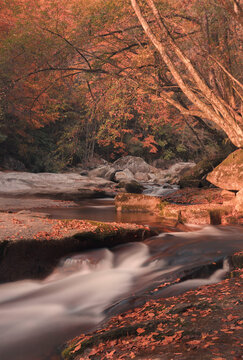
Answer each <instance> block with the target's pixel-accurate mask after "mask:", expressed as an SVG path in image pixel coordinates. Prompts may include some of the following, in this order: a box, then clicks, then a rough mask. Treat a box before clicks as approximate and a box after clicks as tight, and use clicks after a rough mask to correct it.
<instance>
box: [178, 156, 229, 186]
mask: <svg viewBox="0 0 243 360" xmlns="http://www.w3.org/2000/svg"><path fill="white" fill-rule="evenodd" d="M224 158H225V156H224V155H222V156H217V157H215V158H211V159H208V158H207V159H203V160H201V161H199V163H197V165H196V166H194V167H193V168H192V169H190V170H188V171H186V172H185V173H184V174H183V175H182V177H181V178H180V181H179V185H180V187H181V188H186V187H197V188H200V187H204V186H205V187H206V186H209V185H210V182H209V181H207V179H206V175H207V174H208V173H209V172H210V171H212V170H213V169H214V168H215V166H217V165H218V164H220V162H221V161H222V160H223V159H224Z"/></svg>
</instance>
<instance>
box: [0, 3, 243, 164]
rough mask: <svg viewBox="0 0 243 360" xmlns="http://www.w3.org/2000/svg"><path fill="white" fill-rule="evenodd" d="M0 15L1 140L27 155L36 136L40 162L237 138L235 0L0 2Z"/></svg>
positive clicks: (195, 148) (237, 141) (205, 145)
mask: <svg viewBox="0 0 243 360" xmlns="http://www.w3.org/2000/svg"><path fill="white" fill-rule="evenodd" d="M0 14H1V20H0V40H1V41H0V90H1V92H0V94H1V96H0V146H2V147H3V148H4V146H5V148H6V141H7V139H8V143H9V142H10V143H11V141H12V144H13V142H16V143H17V144H19V145H18V153H19V154H22V155H21V156H22V157H26V153H27V152H28V150H30V149H32V150H31V151H33V154H34V153H35V151H36V150H34V148H36V144H39V145H40V143H43V142H42V140H40V139H41V138H43V137H44V138H46V139H49V140H48V141H47V142H48V143H49V145H48V147H47V145H43V149H44V148H45V151H44V152H45V154H43V157H44V159H46V153H50V151H51V153H52V157H53V156H54V155H55V156H54V157H55V158H56V160H58V159H59V160H60V161H62V162H63V164H68V163H72V162H73V161H82V159H84V158H88V157H89V156H92V154H93V153H94V151H99V152H101V153H102V155H103V156H108V154H110V155H109V156H111V158H116V157H117V156H120V155H122V154H128V153H129V154H135V155H144V156H148V154H151V155H149V156H152V157H153V156H162V157H167V158H170V157H171V156H172V157H173V156H175V157H176V156H182V157H183V156H184V157H185V158H187V157H188V156H189V155H188V154H189V153H191V154H194V155H195V153H200V152H201V151H205V149H206V151H210V147H211V148H212V147H217V146H221V145H222V143H223V142H224V140H223V139H224V138H226V136H227V137H228V138H229V139H230V140H231V142H232V143H233V144H234V145H236V146H237V147H241V146H242V144H243V122H242V85H241V80H242V79H241V78H242V72H241V61H242V58H241V54H240V50H241V36H242V25H241V21H240V19H241V16H240V15H241V14H242V10H241V7H240V4H239V2H237V1H223V0H222V1H221V0H200V1H196V0H193V1H187V0H181V1H179V2H178V1H174V0H167V1H157V2H154V1H152V0H146V1H143V2H142V1H141V2H140V1H136V0H131V1H130V0H125V1H124V0H123V1H121V0H118V1H114V0H103V1H100V0H93V1H88V2H87V1H85V0H83V1H77V0H72V1H60V0H54V1H44V0H37V1H32V0H29V1H26V2H24V1H20V0H4V1H3V4H2V7H1V9H0ZM13 129H14V134H13ZM222 130H223V131H224V133H223V132H222ZM173 134H176V137H175V136H174V135H173ZM225 134H226V135H225ZM11 139H12V140H11ZM175 139H176V140H175ZM51 144H52V145H51ZM49 147H51V150H50V148H49ZM202 149H203V150H202ZM53 154H54V155H53ZM153 154H154V155H153ZM159 154H160V155H159ZM170 154H172V155H170ZM33 156H34V155H33ZM44 159H43V161H45V160H44ZM75 159H76V160H75ZM30 162H31V161H30Z"/></svg>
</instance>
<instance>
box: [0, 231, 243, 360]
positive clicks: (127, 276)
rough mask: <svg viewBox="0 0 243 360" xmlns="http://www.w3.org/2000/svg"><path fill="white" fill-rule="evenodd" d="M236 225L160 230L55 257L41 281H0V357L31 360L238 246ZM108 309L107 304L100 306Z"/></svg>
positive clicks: (214, 277) (170, 291) (213, 277)
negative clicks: (142, 239) (131, 301)
mask: <svg viewBox="0 0 243 360" xmlns="http://www.w3.org/2000/svg"><path fill="white" fill-rule="evenodd" d="M242 234H243V232H242V228H237V227H228V228H220V227H218V228H216V227H212V226H208V227H205V228H204V229H202V230H200V231H197V232H193V233H179V234H178V233H167V234H166V233H164V234H160V235H159V236H156V237H153V238H150V239H148V240H146V241H145V242H142V243H130V244H126V245H122V246H118V247H116V248H114V249H112V251H111V250H109V249H99V250H94V251H89V252H84V253H82V254H77V255H74V256H72V257H67V258H65V259H63V260H62V261H61V262H60V264H59V266H58V267H57V268H56V269H55V271H54V272H53V273H52V274H51V275H50V276H49V277H48V278H47V279H46V280H45V281H39V282H37V281H29V280H28V281H27V280H26V281H19V282H15V283H9V284H4V285H1V286H0V319H1V321H0V359H1V360H34V359H36V356H39V355H41V356H42V357H41V359H44V358H45V357H44V355H43V352H45V351H46V352H47V353H48V351H49V350H51V349H53V347H55V346H57V345H59V344H61V343H63V341H64V340H65V339H67V338H70V337H72V336H74V335H75V334H77V333H78V332H79V331H81V330H82V331H87V330H91V329H93V328H94V327H95V326H97V325H98V324H99V322H100V321H102V320H104V319H108V317H109V316H110V315H111V314H112V313H115V312H119V311H121V310H122V309H123V308H122V306H123V305H124V303H126V302H127V303H128V302H129V299H132V298H134V296H135V297H137V298H140V299H147V298H148V296H149V291H150V290H151V289H152V288H155V287H157V286H158V284H163V283H164V282H168V281H173V280H175V279H176V278H177V277H178V276H179V277H181V275H182V274H185V273H186V271H187V270H188V269H190V268H195V267H198V266H199V265H203V264H205V263H210V262H212V261H215V259H219V258H224V257H225V256H227V255H228V254H231V253H232V252H233V251H235V250H241V249H243V243H242V238H243V236H242ZM227 271H228V263H227V261H224V265H222V268H221V269H219V270H216V271H215V272H214V274H207V276H204V278H203V279H202V278H198V279H193V280H186V281H185V282H181V283H180V284H178V285H173V286H171V287H168V288H166V289H162V290H161V291H160V292H156V294H158V293H159V296H171V295H174V294H177V293H180V292H182V291H184V290H188V289H190V288H195V287H196V286H200V285H205V284H211V283H214V282H217V281H219V280H220V279H222V277H223V276H224V275H225V274H226V272H227ZM108 310H109V311H108Z"/></svg>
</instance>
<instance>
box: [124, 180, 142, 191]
mask: <svg viewBox="0 0 243 360" xmlns="http://www.w3.org/2000/svg"><path fill="white" fill-rule="evenodd" d="M143 189H144V187H143V186H142V185H141V184H139V183H138V182H137V181H135V180H132V181H131V182H128V183H126V184H125V190H126V192H128V193H132V194H141V193H142V192H143Z"/></svg>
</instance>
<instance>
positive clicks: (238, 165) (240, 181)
mask: <svg viewBox="0 0 243 360" xmlns="http://www.w3.org/2000/svg"><path fill="white" fill-rule="evenodd" d="M207 180H208V181H210V182H211V183H212V184H214V185H216V186H217V187H219V188H221V189H226V190H241V189H243V149H238V150H236V151H234V152H233V153H231V154H230V155H229V156H228V157H227V158H226V159H225V160H224V161H223V162H222V163H221V164H219V165H218V166H217V167H216V168H215V169H214V170H213V171H212V172H211V173H210V174H208V176H207Z"/></svg>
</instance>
